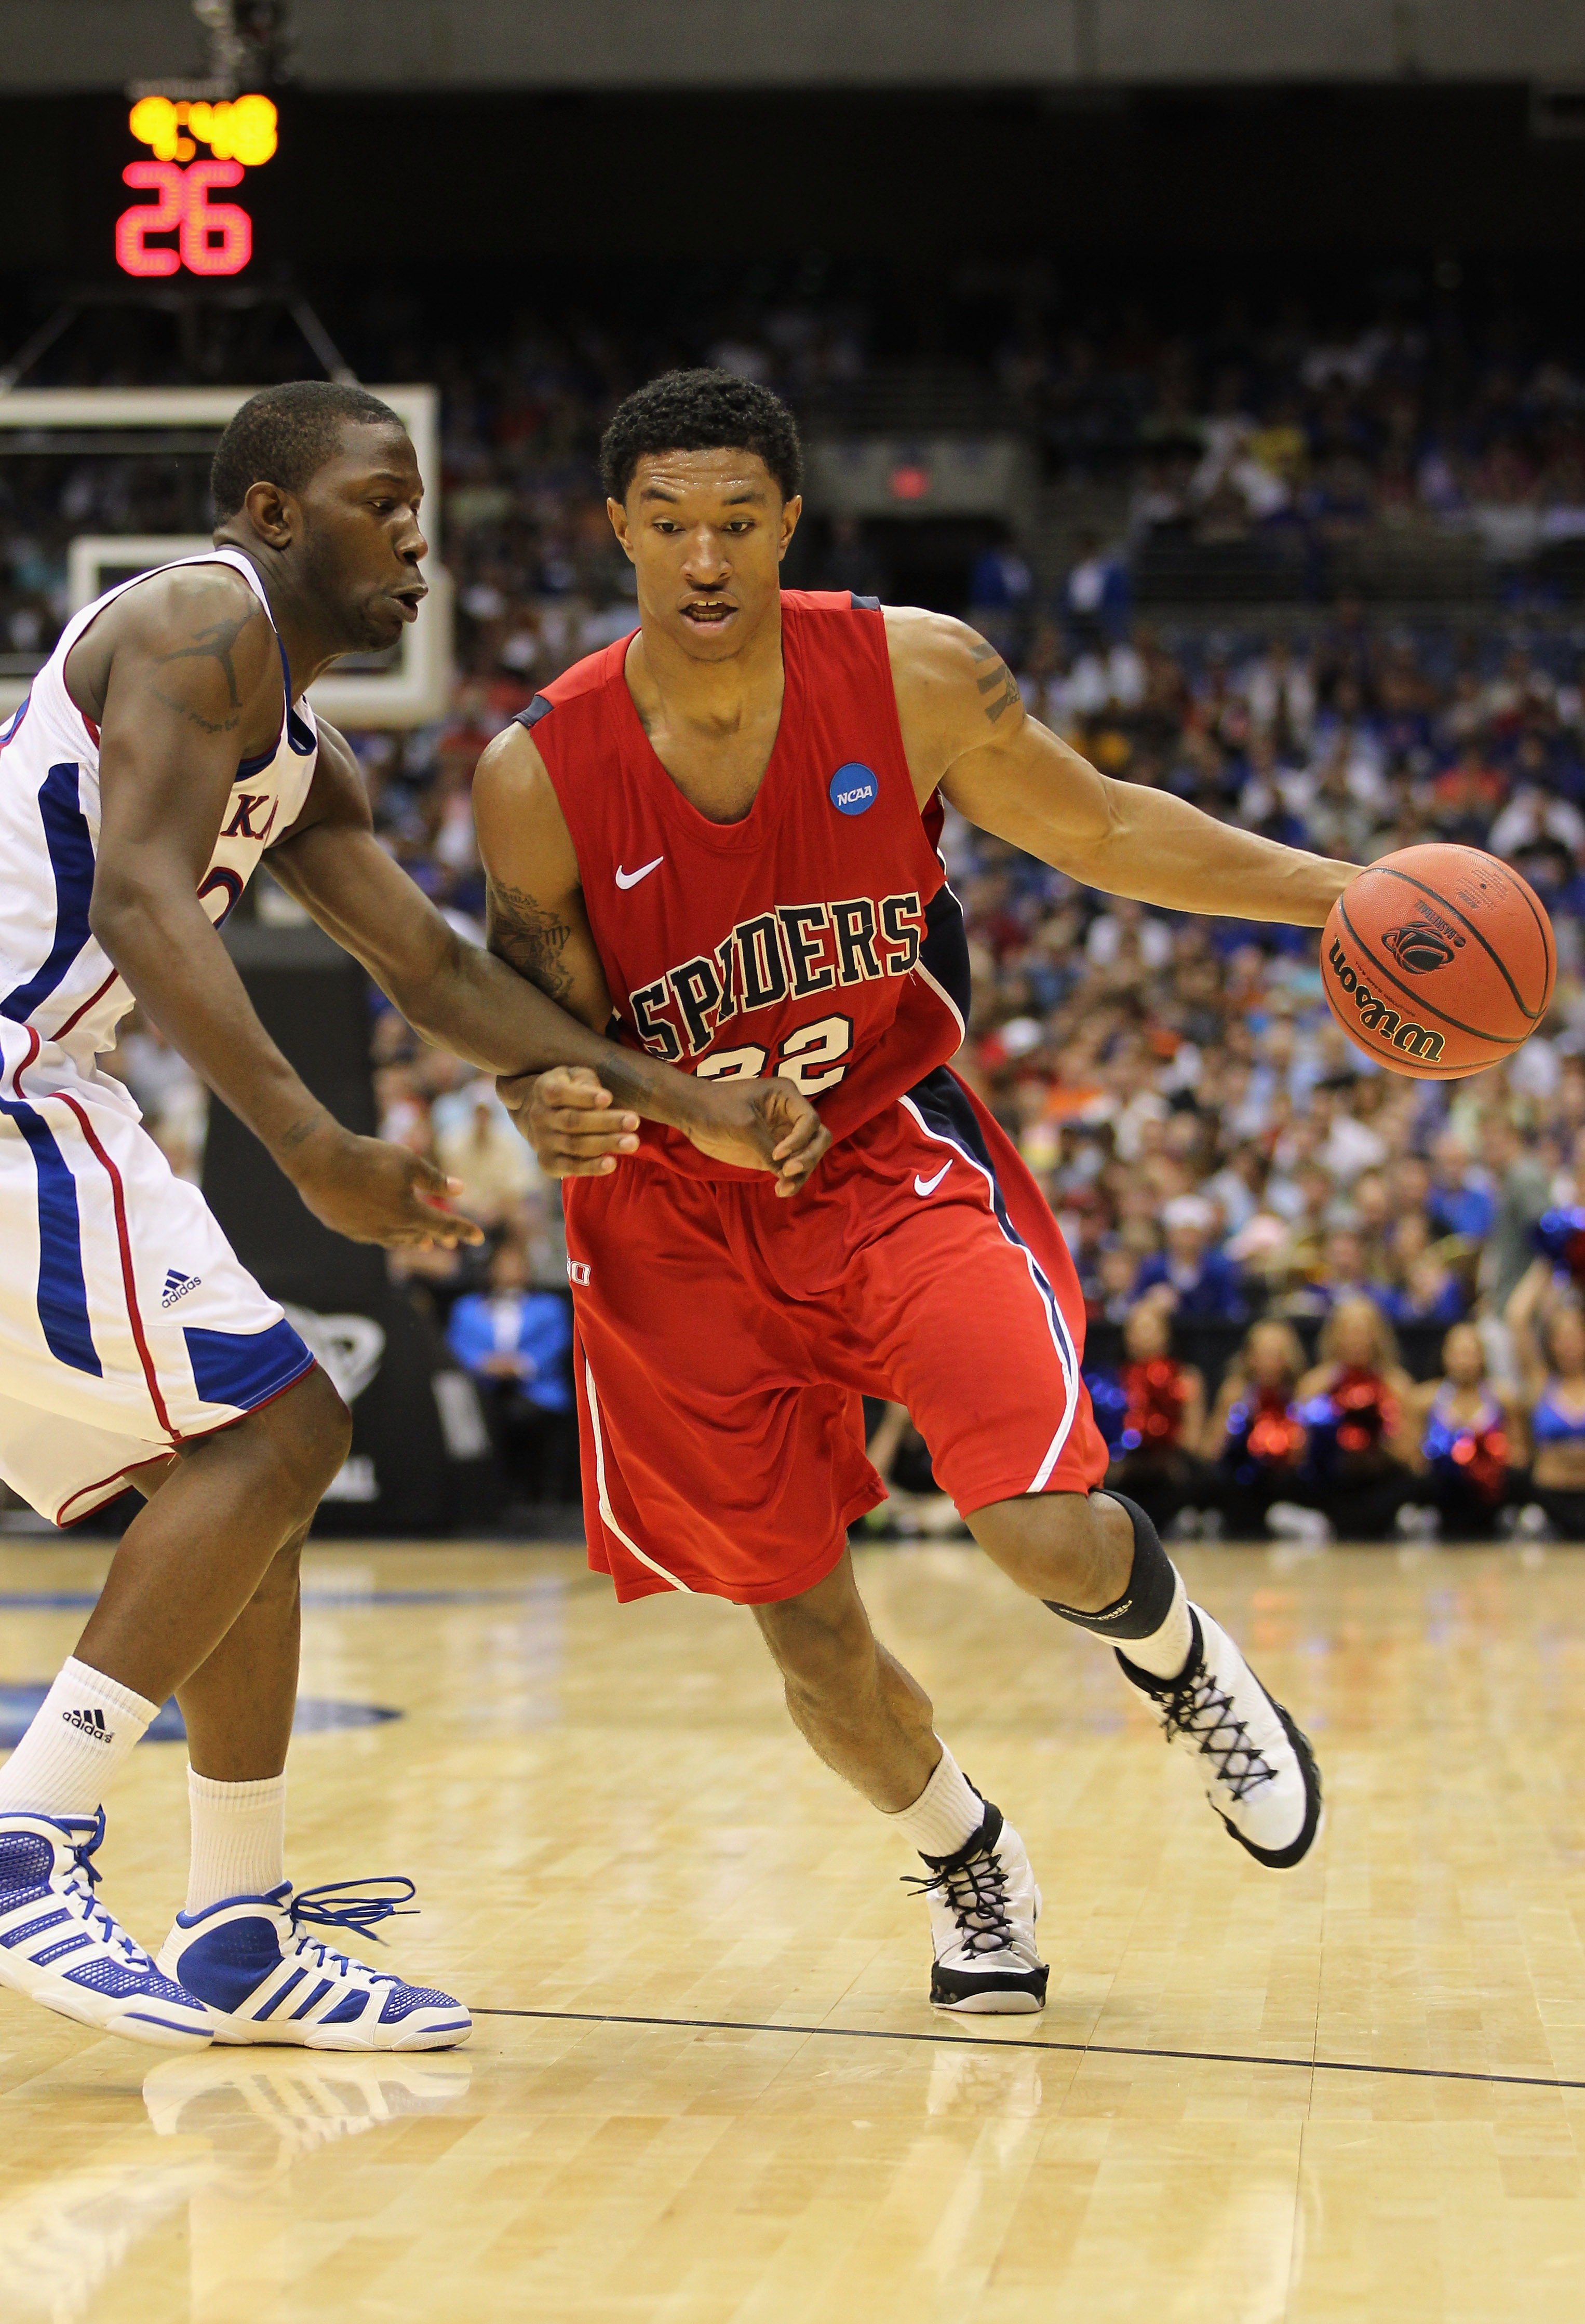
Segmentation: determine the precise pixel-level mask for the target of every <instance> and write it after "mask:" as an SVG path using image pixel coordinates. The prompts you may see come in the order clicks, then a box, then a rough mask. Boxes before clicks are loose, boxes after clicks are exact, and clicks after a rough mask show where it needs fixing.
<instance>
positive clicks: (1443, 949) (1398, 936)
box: [1380, 920, 1463, 976]
mask: <svg viewBox="0 0 1585 2324" xmlns="http://www.w3.org/2000/svg"><path fill="white" fill-rule="evenodd" d="M1380 941H1381V944H1382V946H1383V948H1384V950H1386V951H1387V952H1390V953H1391V954H1392V956H1393V958H1394V959H1395V961H1396V962H1397V964H1398V966H1399V967H1400V968H1402V969H1405V970H1406V971H1407V972H1408V973H1409V974H1410V975H1411V976H1429V975H1430V973H1431V972H1432V969H1433V968H1445V967H1446V966H1447V964H1448V963H1449V961H1451V958H1452V957H1453V954H1454V952H1455V951H1456V950H1457V949H1458V947H1459V946H1460V945H1461V944H1462V942H1463V939H1462V937H1460V936H1455V937H1454V938H1453V939H1452V941H1451V943H1450V942H1449V941H1448V939H1447V937H1446V936H1441V935H1440V934H1439V933H1438V931H1437V930H1436V929H1435V928H1432V927H1427V926H1426V924H1425V922H1424V921H1423V920H1411V921H1409V923H1408V924H1407V926H1406V927H1401V928H1386V929H1384V930H1383V932H1382V936H1381V939H1380Z"/></svg>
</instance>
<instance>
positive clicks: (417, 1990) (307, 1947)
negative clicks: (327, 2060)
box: [160, 1877, 473, 2050]
mask: <svg viewBox="0 0 1585 2324" xmlns="http://www.w3.org/2000/svg"><path fill="white" fill-rule="evenodd" d="M376 1885H379V1886H391V1887H395V1888H397V1889H399V1890H400V1891H401V1895H398V1896H388V1895H386V1896H379V1895H369V1894H368V1893H367V1891H368V1890H369V1889H370V1888H371V1887H372V1886H376ZM349 1889H356V1890H358V1891H361V1892H364V1893H361V1894H358V1895H348V1893H347V1892H348V1890H349ZM413 1893H414V1892H413V1886H412V1881H411V1880H407V1879H402V1878H400V1877H398V1878H395V1879H392V1880H390V1881H385V1882H381V1883H379V1884H375V1883H372V1882H369V1881H365V1880H328V1881H326V1882H324V1883H323V1885H322V1886H320V1887H317V1888H304V1889H301V1891H300V1892H299V1893H298V1894H297V1895H292V1884H291V1882H290V1881H283V1883H282V1885H281V1886H280V1887H279V1888H272V1889H271V1890H270V1892H269V1894H268V1895H264V1896H228V1897H227V1898H226V1899H225V1900H224V1902H223V1903H221V1904H210V1905H209V1906H207V1907H206V1908H205V1909H204V1910H203V1911H202V1912H199V1913H179V1914H177V1916H176V1925H175V1927H174V1928H173V1929H172V1930H171V1933H170V1935H169V1936H168V1937H167V1938H166V1940H165V1941H164V1943H163V1945H162V1946H161V1948H160V1966H161V1968H162V1969H164V1970H165V1972H166V1973H167V1975H168V1976H171V1977H173V1978H181V1980H182V1983H183V1986H184V1988H185V1990H186V1991H187V1992H189V1993H190V1994H191V1995H193V1996H194V1997H195V1998H197V1999H199V2000H200V2001H203V2002H206V2003H207V2004H208V2005H209V2022H210V2024H211V2026H212V2028H213V2031H214V2038H215V2040H216V2041H217V2042H225V2043H255V2042H259V2043H264V2042H269V2043H290V2044H292V2045H293V2046H301V2048H304V2049H308V2050H454V2049H456V2048H457V2047H458V2046H459V2044H460V2043H464V2042H466V2041H467V2040H468V2035H469V2034H470V2033H472V2032H473V2020H472V2018H471V2017H470V2016H469V2015H468V2012H467V2010H466V2009H465V2008H464V2007H463V2006H462V2004H461V2003H460V2002H459V2001H456V2000H454V1999H453V1998H452V1997H451V1995H450V1994H449V1993H440V1992H437V1991H436V1990H435V1988H434V1987H432V1986H424V1985H408V1984H406V1983H405V1982H404V1981H403V1978H399V1977H396V1976H394V1975H393V1974H392V1972H391V1971H390V1970H388V1969H369V1968H367V1967H366V1965H365V1964H364V1962H362V1961H360V1960H352V1959H351V1958H350V1957H349V1956H348V1954H346V1953H340V1952H337V1951H335V1950H333V1948H332V1947H330V1946H329V1945H328V1944H326V1943H324V1942H323V1941H322V1940H320V1939H319V1938H316V1937H314V1936H313V1935H311V1933H310V1932H311V1930H313V1929H315V1928H328V1929H357V1930H361V1931H363V1932H366V1933H367V1934H369V1935H373V1934H374V1932H375V1927H376V1925H377V1923H379V1922H381V1921H384V1920H387V1919H389V1917H390V1916H391V1914H393V1913H396V1912H399V1911H400V1910H401V1909H402V1905H403V1902H404V1901H405V1899H406V1898H407V1897H408V1896H411V1895H412V1894H413ZM331 1898H337V1899H338V1900H339V1901H338V1902H335V1903H332V1902H329V1899H331Z"/></svg>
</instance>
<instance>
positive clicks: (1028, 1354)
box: [564, 1067, 1107, 1604]
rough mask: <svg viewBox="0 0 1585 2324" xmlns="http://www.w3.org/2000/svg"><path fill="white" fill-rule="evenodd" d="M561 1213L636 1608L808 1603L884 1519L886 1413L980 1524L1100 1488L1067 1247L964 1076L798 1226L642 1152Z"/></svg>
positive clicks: (609, 1549) (902, 1110) (842, 1171)
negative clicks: (873, 1456)
mask: <svg viewBox="0 0 1585 2324" xmlns="http://www.w3.org/2000/svg"><path fill="white" fill-rule="evenodd" d="M564 1191H565V1194H566V1211H567V1253H568V1259H569V1272H570V1275H571V1277H572V1283H573V1295H572V1296H573V1302H574V1306H575V1309H576V1314H577V1333H576V1337H575V1340H574V1343H573V1363H574V1368H575V1370H576V1374H577V1387H578V1410H579V1432H580V1437H581V1446H582V1458H583V1500H584V1512H585V1522H586V1526H587V1530H588V1535H589V1563H590V1565H591V1566H593V1567H594V1569H595V1570H596V1572H605V1573H608V1574H609V1575H610V1576H611V1578H612V1580H613V1582H615V1583H616V1594H617V1596H618V1597H619V1598H639V1597H643V1596H644V1595H646V1594H647V1593H648V1592H650V1591H656V1590H682V1591H706V1592H709V1593H710V1594H712V1595H714V1596H717V1597H721V1598H731V1599H736V1600H738V1601H739V1602H740V1603H744V1604H755V1603H760V1602H764V1601H765V1600H774V1599H779V1598H792V1597H795V1596H796V1595H797V1594H798V1592H799V1591H803V1590H808V1589H811V1588H812V1586H813V1585H814V1583H815V1582H819V1581H820V1579H821V1578H822V1577H823V1576H824V1575H825V1574H827V1573H828V1572H830V1569H831V1568H832V1566H834V1565H835V1564H836V1563H837V1560H838V1559H839V1557H840V1555H841V1554H842V1550H843V1546H844V1544H845V1542H846V1538H847V1531H848V1526H849V1525H850V1524H851V1523H852V1522H853V1521H854V1519H855V1518H856V1517H859V1516H861V1515H862V1514H863V1512H864V1511H865V1510H866V1509H869V1508H874V1507H875V1506H876V1503H877V1502H878V1501H881V1500H884V1499H885V1489H884V1487H883V1486H882V1484H881V1481H880V1480H879V1478H878V1477H877V1476H876V1472H875V1471H874V1469H873V1468H872V1467H871V1466H870V1464H869V1462H868V1461H867V1459H866V1457H865V1451H864V1416H863V1405H862V1401H861V1399H862V1397H866V1396H870V1397H887V1398H890V1399H892V1400H894V1401H895V1402H897V1403H900V1404H904V1405H905V1406H907V1408H908V1410H909V1412H910V1413H911V1414H912V1416H913V1422H914V1425H915V1426H916V1427H917V1428H918V1429H919V1431H920V1433H921V1434H922V1436H923V1438H924V1441H925V1443H927V1444H928V1445H929V1447H930V1451H931V1457H932V1462H933V1464H934V1468H935V1474H936V1478H937V1480H938V1482H939V1483H940V1484H941V1487H942V1488H943V1489H944V1490H945V1491H947V1492H948V1493H950V1495H951V1497H952V1499H953V1500H954V1501H955V1502H956V1503H957V1505H958V1507H959V1509H960V1510H963V1511H964V1512H966V1513H967V1512H969V1511H970V1510H973V1509H978V1508H984V1507H985V1506H986V1504H987V1502H990V1501H1001V1500H1007V1499H1012V1498H1013V1497H1015V1495H1018V1494H1022V1493H1039V1492H1053V1493H1054V1492H1068V1493H1073V1492H1087V1491H1089V1489H1090V1487H1091V1486H1093V1485H1097V1484H1098V1483H1099V1481H1100V1480H1101V1477H1102V1476H1103V1474H1104V1473H1105V1471H1106V1465H1107V1451H1106V1446H1105V1443H1104V1442H1103V1441H1102V1438H1101V1436H1100V1433H1099V1431H1098V1428H1097V1427H1096V1425H1095V1421H1094V1418H1093V1416H1092V1415H1091V1412H1090V1408H1089V1394H1088V1392H1087V1391H1086V1389H1085V1387H1084V1383H1083V1381H1082V1379H1080V1369H1079V1367H1080V1356H1081V1354H1082V1351H1083V1345H1084V1308H1083V1303H1082V1301H1081V1300H1080V1294H1079V1285H1078V1279H1077V1277H1075V1275H1074V1272H1073V1263H1072V1261H1071V1259H1070V1258H1069V1256H1068V1251H1067V1247H1066V1245H1065V1244H1064V1243H1063V1241H1062V1238H1061V1234H1060V1233H1059V1232H1058V1231H1057V1226H1056V1222H1055V1221H1054V1220H1053V1218H1052V1214H1051V1212H1050V1210H1049V1209H1048V1207H1047V1205H1046V1203H1045V1201H1044V1199H1043V1196H1042V1194H1041V1192H1040V1189H1039V1188H1038V1187H1037V1186H1036V1185H1035V1184H1034V1181H1033V1179H1032V1178H1031V1177H1030V1176H1029V1173H1028V1172H1027V1170H1025V1168H1024V1165H1023V1163H1022V1162H1021V1161H1020V1160H1019V1158H1018V1156H1017V1154H1016V1152H1015V1150H1014V1148H1013V1147H1012V1146H1011V1145H1010V1144H1009V1143H1008V1140H1007V1139H1006V1137H1005V1136H1004V1135H1003V1133H1002V1131H1001V1130H999V1129H998V1128H997V1127H996V1123H995V1122H994V1121H993V1120H991V1118H990V1116H989V1115H988V1114H987V1112H986V1111H984V1109H983V1107H981V1106H979V1105H978V1104H977V1103H976V1102H975V1101H974V1099H973V1098H972V1097H971V1096H970V1094H969V1092H968V1091H967V1090H966V1089H965V1088H964V1087H963V1085H962V1084H961V1083H960V1082H959V1081H958V1080H957V1079H956V1077H955V1076H954V1075H953V1074H950V1073H949V1072H948V1071H947V1070H946V1069H945V1068H944V1067H943V1068H942V1069H941V1070H940V1071H939V1072H937V1073H934V1074H931V1075H930V1076H929V1078H928V1079H927V1080H925V1081H923V1082H922V1083H921V1084H919V1086H918V1087H917V1088H916V1089H914V1090H913V1091H911V1092H910V1093H909V1094H908V1095H907V1096H906V1097H905V1098H904V1099H902V1100H900V1101H899V1102H898V1103H896V1104H895V1105H894V1106H892V1107H890V1108H888V1109H887V1110H886V1111H885V1112H884V1113H882V1114H881V1115H879V1116H878V1117H877V1118H876V1120H874V1121H872V1122H869V1123H867V1124H866V1125H865V1127H864V1128H863V1129H862V1130H858V1131H857V1132H856V1133H855V1134H854V1136H853V1137H852V1138H850V1139H846V1140H844V1141H843V1142H842V1143H840V1144H839V1145H838V1146H835V1147H833V1148H832V1149H831V1151H830V1154H829V1155H828V1156H827V1157H826V1158H825V1160H824V1161H823V1162H822V1163H821V1164H820V1167H819V1169H818V1171H817V1172H816V1174H815V1177H814V1182H813V1184H812V1185H811V1186H810V1188H809V1189H808V1191H807V1192H806V1193H804V1194H801V1195H798V1196H797V1197H796V1198H794V1199H793V1200H792V1201H791V1202H782V1201H779V1200H778V1199H777V1197H776V1195H775V1194H774V1190H773V1188H772V1185H771V1181H770V1179H769V1177H768V1176H767V1177H766V1178H765V1180H764V1181H763V1182H759V1181H755V1180H748V1179H737V1180H732V1181H709V1180H706V1179H700V1178H692V1177H685V1176H681V1175H680V1174H678V1173H677V1172H675V1171H672V1170H669V1169H667V1168H666V1167H665V1166H664V1165H663V1163H660V1162H658V1161H655V1160H653V1159H652V1158H651V1157H649V1156H648V1155H647V1154H645V1153H644V1152H643V1151H641V1152H640V1153H639V1154H637V1155H635V1157H633V1158H632V1159H631V1160H627V1161H624V1162H623V1163H622V1164H621V1165H620V1167H618V1168H617V1169H616V1170H615V1171H613V1172H612V1173H611V1174H610V1175H609V1176H607V1177H603V1178H575V1179H570V1180H568V1181H567V1183H566V1186H565V1190H564Z"/></svg>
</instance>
